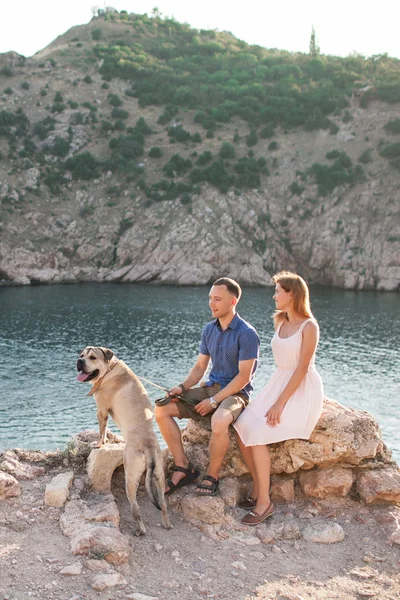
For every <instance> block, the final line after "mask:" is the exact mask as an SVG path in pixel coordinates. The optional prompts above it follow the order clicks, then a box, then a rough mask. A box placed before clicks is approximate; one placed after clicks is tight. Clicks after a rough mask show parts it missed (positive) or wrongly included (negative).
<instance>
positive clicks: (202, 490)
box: [195, 475, 219, 496]
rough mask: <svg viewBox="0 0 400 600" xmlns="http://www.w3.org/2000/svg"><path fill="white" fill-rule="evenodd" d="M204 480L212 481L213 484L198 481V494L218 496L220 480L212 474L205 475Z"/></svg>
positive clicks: (196, 492)
mask: <svg viewBox="0 0 400 600" xmlns="http://www.w3.org/2000/svg"><path fill="white" fill-rule="evenodd" d="M202 481H210V482H211V485H204V484H203V483H198V484H197V487H196V491H195V494H196V496H216V495H217V494H218V492H219V481H218V479H215V477H212V476H211V475H204V477H203V479H202Z"/></svg>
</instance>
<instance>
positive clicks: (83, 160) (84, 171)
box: [65, 152, 99, 181]
mask: <svg viewBox="0 0 400 600" xmlns="http://www.w3.org/2000/svg"><path fill="white" fill-rule="evenodd" d="M65 167H66V169H68V170H69V171H71V173H72V177H73V179H84V180H86V181H88V180H90V179H94V178H95V177H98V176H99V161H98V160H97V159H96V158H95V157H94V156H93V155H92V154H90V152H82V153H81V154H77V155H76V156H73V157H71V158H68V159H67V160H66V162H65Z"/></svg>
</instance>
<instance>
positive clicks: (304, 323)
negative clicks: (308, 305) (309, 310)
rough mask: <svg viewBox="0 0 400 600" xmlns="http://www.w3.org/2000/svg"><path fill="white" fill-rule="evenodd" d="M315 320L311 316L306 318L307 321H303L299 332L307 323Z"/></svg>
mask: <svg viewBox="0 0 400 600" xmlns="http://www.w3.org/2000/svg"><path fill="white" fill-rule="evenodd" d="M313 320H314V319H311V318H309V319H306V320H305V321H304V322H303V323H302V324H301V325H300V328H299V329H298V332H299V331H303V329H304V327H305V326H306V325H307V323H308V322H309V321H313Z"/></svg>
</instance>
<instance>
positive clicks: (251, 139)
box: [246, 129, 258, 148]
mask: <svg viewBox="0 0 400 600" xmlns="http://www.w3.org/2000/svg"><path fill="white" fill-rule="evenodd" d="M257 142H258V137H257V133H256V131H255V130H254V129H253V130H252V131H250V133H249V135H248V136H247V137H246V145H247V146H248V147H249V148H251V147H252V146H255V145H256V144H257Z"/></svg>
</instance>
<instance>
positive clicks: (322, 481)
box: [299, 467, 354, 498]
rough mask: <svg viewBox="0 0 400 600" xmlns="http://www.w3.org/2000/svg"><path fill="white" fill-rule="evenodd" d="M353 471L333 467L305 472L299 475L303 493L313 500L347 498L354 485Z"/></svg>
mask: <svg viewBox="0 0 400 600" xmlns="http://www.w3.org/2000/svg"><path fill="white" fill-rule="evenodd" d="M353 481H354V475H353V471H352V469H344V468H343V467H332V468H330V469H317V470H316V471H303V472H301V473H300V475H299V483H300V487H301V489H302V491H303V493H304V494H305V495H306V496H311V497H313V498H328V497H329V496H346V495H347V494H348V493H349V491H350V490H351V486H352V485H353Z"/></svg>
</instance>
